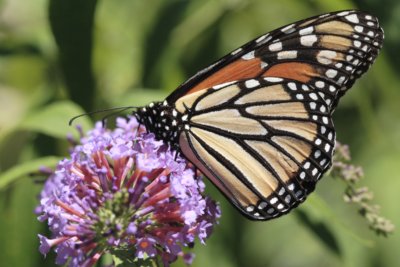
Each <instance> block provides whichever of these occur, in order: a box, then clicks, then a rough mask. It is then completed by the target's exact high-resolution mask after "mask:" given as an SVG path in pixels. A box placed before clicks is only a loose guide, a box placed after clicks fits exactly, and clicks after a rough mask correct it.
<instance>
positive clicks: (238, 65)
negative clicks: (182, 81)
mask: <svg viewBox="0 0 400 267" xmlns="http://www.w3.org/2000/svg"><path fill="white" fill-rule="evenodd" d="M261 63H262V62H261V60H260V59H259V58H257V57H255V58H253V59H251V60H243V59H239V60H237V61H235V62H232V63H231V64H229V65H227V66H226V67H224V68H222V69H220V70H219V71H217V72H215V73H214V74H212V75H211V76H210V77H208V78H207V79H205V80H203V81H202V82H200V83H199V84H197V85H196V86H195V87H193V88H192V89H190V90H189V91H188V92H187V93H186V94H192V93H194V92H197V91H199V90H202V89H205V88H211V87H213V86H215V85H218V84H222V83H226V82H231V81H238V80H243V79H249V78H253V77H257V76H259V75H260V74H261V73H262V71H263V70H262V68H261Z"/></svg>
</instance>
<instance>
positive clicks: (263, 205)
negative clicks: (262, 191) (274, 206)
mask: <svg viewBox="0 0 400 267" xmlns="http://www.w3.org/2000/svg"><path fill="white" fill-rule="evenodd" d="M267 205H268V204H267V202H264V201H262V202H261V203H260V204H258V207H257V208H258V209H259V210H263V209H265V207H266V206H267Z"/></svg>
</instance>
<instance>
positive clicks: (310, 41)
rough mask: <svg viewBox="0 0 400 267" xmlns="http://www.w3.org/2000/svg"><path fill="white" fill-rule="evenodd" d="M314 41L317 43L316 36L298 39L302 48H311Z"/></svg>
mask: <svg viewBox="0 0 400 267" xmlns="http://www.w3.org/2000/svg"><path fill="white" fill-rule="evenodd" d="M316 41H318V38H317V36H316V35H306V36H301V37H300V44H301V45H303V46H313V45H314V43H315V42H316Z"/></svg>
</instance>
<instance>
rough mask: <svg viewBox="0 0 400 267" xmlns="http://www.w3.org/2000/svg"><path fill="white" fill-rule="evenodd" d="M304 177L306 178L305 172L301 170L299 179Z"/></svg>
mask: <svg viewBox="0 0 400 267" xmlns="http://www.w3.org/2000/svg"><path fill="white" fill-rule="evenodd" d="M304 178H306V173H305V172H301V173H300V179H302V180H304Z"/></svg>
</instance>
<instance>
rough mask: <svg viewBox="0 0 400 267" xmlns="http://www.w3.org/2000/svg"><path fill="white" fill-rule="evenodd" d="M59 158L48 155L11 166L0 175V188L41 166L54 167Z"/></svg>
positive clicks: (35, 170)
mask: <svg viewBox="0 0 400 267" xmlns="http://www.w3.org/2000/svg"><path fill="white" fill-rule="evenodd" d="M60 160H61V158H59V157H54V156H49V157H43V158H39V159H35V160H31V161H28V162H25V163H22V164H19V165H16V166H14V167H12V168H10V169H9V170H7V171H6V172H4V173H2V174H1V175H0V190H2V189H4V188H5V187H6V186H8V185H9V184H10V183H12V182H15V181H16V180H17V179H19V178H21V177H23V176H26V175H28V174H30V173H34V172H37V171H38V170H39V168H40V167H42V166H46V167H54V166H56V164H57V162H59V161H60Z"/></svg>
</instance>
